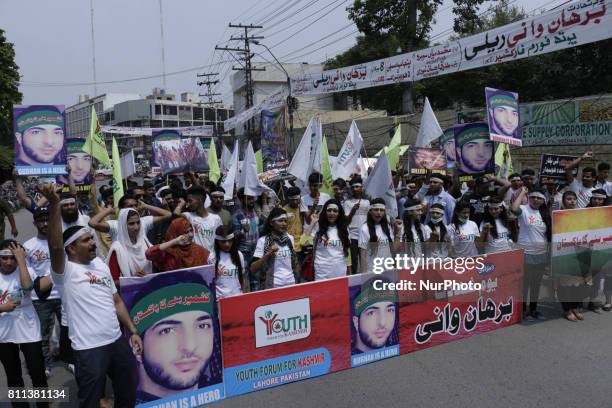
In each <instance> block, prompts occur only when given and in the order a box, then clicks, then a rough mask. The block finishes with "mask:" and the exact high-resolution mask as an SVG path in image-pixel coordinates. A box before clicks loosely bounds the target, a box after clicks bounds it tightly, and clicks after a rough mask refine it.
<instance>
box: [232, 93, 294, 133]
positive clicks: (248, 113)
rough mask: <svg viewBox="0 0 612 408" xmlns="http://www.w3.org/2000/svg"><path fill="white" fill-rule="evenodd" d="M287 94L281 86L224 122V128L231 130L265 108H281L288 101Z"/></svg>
mask: <svg viewBox="0 0 612 408" xmlns="http://www.w3.org/2000/svg"><path fill="white" fill-rule="evenodd" d="M287 96H289V93H288V92H287V89H285V88H284V87H281V88H279V89H278V90H277V91H276V92H274V93H273V94H271V95H268V96H267V97H266V98H265V99H264V100H263V101H261V103H258V104H257V105H255V106H253V107H251V108H249V109H247V110H245V111H242V112H240V113H239V114H238V115H236V116H233V117H231V118H229V119H228V120H226V121H225V122H223V130H224V131H225V132H229V131H230V130H232V129H235V128H237V127H238V126H240V125H242V124H243V123H246V122H247V121H248V120H249V119H251V118H253V117H255V116H257V115H259V114H260V113H261V112H262V111H263V110H273V109H276V108H280V107H281V106H283V105H284V104H285V103H287Z"/></svg>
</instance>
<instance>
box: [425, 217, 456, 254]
mask: <svg viewBox="0 0 612 408" xmlns="http://www.w3.org/2000/svg"><path fill="white" fill-rule="evenodd" d="M441 225H442V223H440V224H438V225H436V227H435V231H436V232H438V234H440V235H441V234H442V232H441V231H440V226H441ZM425 228H427V230H428V231H429V238H431V233H432V229H431V228H430V227H429V225H425ZM445 228H446V235H445V236H444V240H443V241H442V242H428V243H427V245H426V246H425V255H426V256H427V257H428V258H447V257H448V244H449V242H450V240H451V238H450V235H449V233H448V225H445Z"/></svg>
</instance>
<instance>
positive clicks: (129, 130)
mask: <svg viewBox="0 0 612 408" xmlns="http://www.w3.org/2000/svg"><path fill="white" fill-rule="evenodd" d="M101 129H102V132H103V133H112V134H122V135H145V136H152V135H153V132H158V131H161V130H164V129H167V128H141V127H125V126H102V127H101ZM171 129H173V130H176V131H178V132H180V133H181V135H183V137H189V136H204V137H212V135H213V126H212V125H205V126H190V127H178V128H171Z"/></svg>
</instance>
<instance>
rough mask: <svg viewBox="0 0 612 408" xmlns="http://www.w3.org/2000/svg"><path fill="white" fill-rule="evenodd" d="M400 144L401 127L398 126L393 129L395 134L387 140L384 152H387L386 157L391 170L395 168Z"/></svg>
mask: <svg viewBox="0 0 612 408" xmlns="http://www.w3.org/2000/svg"><path fill="white" fill-rule="evenodd" d="M401 144H402V127H401V126H398V127H397V129H395V134H394V135H393V138H392V139H391V141H390V142H389V146H388V147H387V149H386V152H385V153H387V157H388V159H389V167H390V168H391V170H395V168H396V167H397V163H398V162H399V158H400V147H401Z"/></svg>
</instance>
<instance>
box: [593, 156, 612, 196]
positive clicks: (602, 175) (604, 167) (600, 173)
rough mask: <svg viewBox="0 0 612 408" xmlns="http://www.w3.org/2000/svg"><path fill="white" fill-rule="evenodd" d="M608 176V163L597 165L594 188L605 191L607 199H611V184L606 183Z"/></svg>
mask: <svg viewBox="0 0 612 408" xmlns="http://www.w3.org/2000/svg"><path fill="white" fill-rule="evenodd" d="M609 175H610V165H609V164H608V163H599V164H598V165H597V181H596V182H595V186H594V187H595V188H601V189H603V190H605V191H606V194H607V195H608V197H612V182H610V181H608V176H609Z"/></svg>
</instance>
